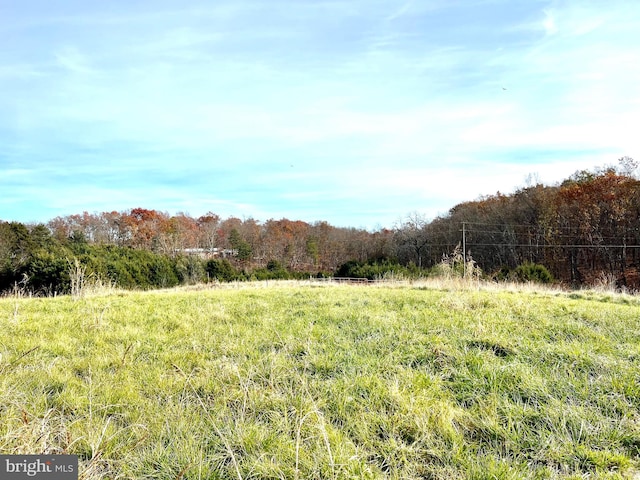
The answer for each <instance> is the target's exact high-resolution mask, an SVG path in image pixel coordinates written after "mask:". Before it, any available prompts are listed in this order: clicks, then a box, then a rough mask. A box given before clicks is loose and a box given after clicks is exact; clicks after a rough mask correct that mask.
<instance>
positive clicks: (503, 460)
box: [0, 281, 640, 479]
mask: <svg viewBox="0 0 640 480" xmlns="http://www.w3.org/2000/svg"><path fill="white" fill-rule="evenodd" d="M639 314H640V299H639V298H638V297H635V296H631V295H621V294H614V293H610V292H606V291H593V290H592V291H569V292H562V291H559V290H551V289H548V290H538V289H536V288H533V287H531V286H515V285H513V286H509V287H508V288H502V287H498V286H495V285H491V284H481V283H478V282H467V283H461V282H444V281H442V282H439V283H436V282H427V283H413V284H410V283H407V284H399V283H398V284H376V285H369V286H360V285H338V284H330V283H327V284H321V283H315V282H278V281H269V282H258V283H253V284H250V283H239V284H229V285H218V286H214V287H212V286H194V287H182V288H180V289H170V290H162V291H146V292H125V291H119V290H111V291H107V292H106V293H93V294H88V295H86V296H84V297H76V298H73V297H70V296H65V297H57V298H16V297H7V298H2V299H0V326H1V328H2V329H1V333H0V373H2V375H1V377H0V378H1V380H0V382H1V386H2V388H1V389H0V453H2V454H35V453H49V454H54V453H72V454H77V455H79V457H80V465H81V471H80V478H82V479H116V478H117V479H125V478H162V479H200V478H212V479H216V478H219V479H226V478H230V479H231V478H235V479H250V478H256V479H257V478H273V479H307V478H333V479H343V478H344V479H347V478H353V479H355V478H370V479H387V478H389V479H413V478H415V479H430V478H432V479H448V478H454V479H456V478H457V479H467V478H469V479H490V478H497V479H511V478H513V479H516V478H540V479H543V478H571V479H578V478H586V477H589V478H621V479H624V478H630V479H637V478H640V373H639V372H640V315H639Z"/></svg>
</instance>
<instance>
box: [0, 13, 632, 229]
mask: <svg viewBox="0 0 640 480" xmlns="http://www.w3.org/2000/svg"><path fill="white" fill-rule="evenodd" d="M0 18H1V19H2V22H0V111H1V112H2V115H0V219H3V220H18V221H23V222H32V221H46V220H49V219H51V218H53V217H55V216H57V215H66V214H72V213H81V212H82V211H85V210H86V211H89V212H101V211H107V210H109V211H110V210H124V209H128V208H134V207H144V208H153V209H157V210H162V211H167V212H169V213H172V214H173V213H177V212H187V213H189V214H190V215H192V216H198V215H201V214H203V213H205V212H207V211H213V212H216V213H218V214H220V215H221V216H223V217H228V216H238V217H240V218H243V217H245V218H249V217H253V218H255V219H257V220H261V221H264V220H267V219H269V218H282V217H287V218H290V219H301V220H305V221H308V222H313V221H316V220H327V221H329V222H330V223H332V224H334V225H339V226H353V227H366V228H378V227H381V226H382V227H391V226H393V224H394V223H395V222H397V221H398V220H399V219H400V218H401V217H403V216H405V215H407V214H409V213H412V212H419V213H421V214H424V215H425V216H427V217H429V218H431V217H434V216H436V215H438V214H443V213H446V212H447V211H448V209H449V208H451V207H452V206H454V205H455V204H457V203H459V202H462V201H466V200H473V199H475V198H477V197H478V196H480V195H483V194H492V193H495V192H496V191H498V190H500V191H502V192H510V191H513V190H514V189H515V188H517V187H522V186H524V185H525V181H526V180H525V179H526V178H527V176H528V175H530V174H533V175H535V176H537V178H538V179H539V180H541V181H543V182H545V183H553V182H556V181H559V180H562V179H563V178H566V177H567V176H568V175H570V174H571V173H573V172H574V171H576V170H577V169H582V168H593V167H594V166H598V165H604V164H611V163H616V161H617V159H618V158H620V157H621V156H624V155H629V156H631V157H634V158H636V159H640V130H639V126H640V122H639V115H640V35H639V34H638V32H639V31H640V4H638V3H637V1H636V0H628V1H622V0H558V1H556V0H539V1H538V0H522V1H521V0H413V1H412V0H350V1H341V0H248V1H244V0H216V1H204V0H182V1H180V2H177V1H168V0H126V1H125V0H110V1H108V2H107V1H104V2H87V1H85V0H82V1H79V0H66V1H64V2H51V1H50V0H21V1H12V0H0Z"/></svg>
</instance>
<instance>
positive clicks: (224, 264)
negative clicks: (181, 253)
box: [205, 259, 242, 282]
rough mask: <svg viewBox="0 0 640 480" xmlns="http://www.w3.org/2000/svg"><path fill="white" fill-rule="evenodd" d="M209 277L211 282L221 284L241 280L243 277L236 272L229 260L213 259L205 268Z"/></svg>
mask: <svg viewBox="0 0 640 480" xmlns="http://www.w3.org/2000/svg"><path fill="white" fill-rule="evenodd" d="M205 270H206V272H207V275H208V277H209V279H211V280H218V281H220V282H233V281H234V280H239V279H241V277H242V275H241V273H240V272H238V270H236V269H235V268H234V267H233V265H231V263H229V260H221V259H213V260H209V261H208V262H207V265H206V267H205Z"/></svg>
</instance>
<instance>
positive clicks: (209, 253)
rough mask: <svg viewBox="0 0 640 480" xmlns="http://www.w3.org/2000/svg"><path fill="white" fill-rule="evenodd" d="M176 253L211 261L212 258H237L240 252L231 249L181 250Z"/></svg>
mask: <svg viewBox="0 0 640 480" xmlns="http://www.w3.org/2000/svg"><path fill="white" fill-rule="evenodd" d="M176 253H184V254H185V255H193V256H196V257H200V258H202V259H204V260H209V259H212V258H228V257H236V256H237V255H238V250H235V249H230V248H179V249H177V250H176Z"/></svg>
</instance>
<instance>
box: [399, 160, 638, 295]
mask: <svg viewBox="0 0 640 480" xmlns="http://www.w3.org/2000/svg"><path fill="white" fill-rule="evenodd" d="M637 167H638V164H637V163H636V162H635V161H634V160H633V159H631V158H628V157H625V158H623V159H620V160H619V163H618V165H617V166H608V167H602V168H597V169H595V170H593V171H588V170H582V171H578V172H576V173H575V174H574V175H572V176H571V177H570V178H568V179H566V180H565V181H563V182H562V183H560V184H558V185H553V186H545V185H542V184H539V183H538V184H535V185H531V186H528V187H525V188H521V189H518V190H517V191H515V192H514V193H512V194H509V195H504V194H501V193H497V194H495V195H491V196H487V197H484V198H481V199H479V200H476V201H472V202H465V203H461V204H459V205H456V206H455V207H454V208H452V209H451V210H450V211H449V212H448V214H447V215H445V216H442V217H439V218H436V219H435V220H433V221H431V222H421V221H419V220H420V219H419V218H415V217H414V218H411V219H409V220H408V221H407V222H405V224H404V225H402V226H400V228H399V229H397V230H396V231H397V232H398V234H399V235H401V237H402V239H403V241H402V242H401V243H400V244H399V247H400V250H399V259H400V260H401V262H403V263H406V262H415V263H417V264H420V265H423V266H431V265H434V264H436V263H437V262H439V261H440V259H441V258H442V255H443V251H446V249H447V248H451V245H454V244H455V245H463V244H464V247H463V248H464V251H465V254H466V255H467V258H472V259H473V261H475V262H477V264H478V266H479V267H480V268H481V269H482V270H483V271H484V272H485V274H487V275H489V276H492V277H494V278H505V277H509V274H510V273H512V274H513V273H517V272H515V270H516V269H517V267H518V266H520V265H525V264H527V265H544V266H545V267H546V268H547V269H548V270H549V271H550V272H551V273H552V274H553V276H554V277H555V278H556V279H557V280H558V281H561V282H563V283H565V284H567V285H571V286H581V285H593V284H596V283H602V282H607V283H609V284H610V285H611V286H614V285H615V286H617V287H618V288H620V287H627V288H629V289H633V290H637V289H639V288H640V274H639V273H640V181H639V180H638V178H637V176H636V175H635V172H636V171H637ZM521 271H522V269H520V272H521ZM516 276H517V275H516Z"/></svg>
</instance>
